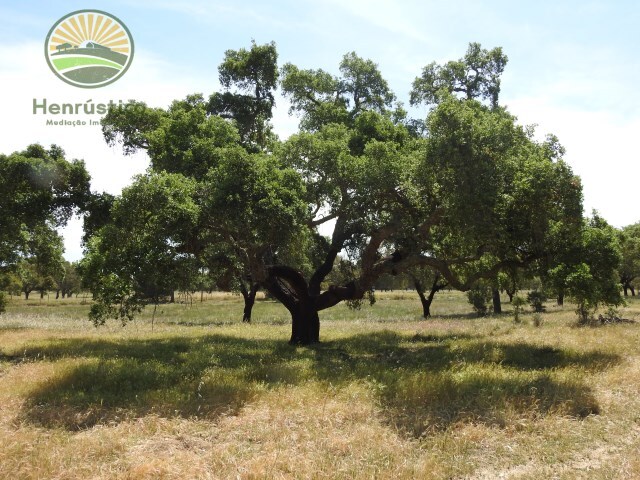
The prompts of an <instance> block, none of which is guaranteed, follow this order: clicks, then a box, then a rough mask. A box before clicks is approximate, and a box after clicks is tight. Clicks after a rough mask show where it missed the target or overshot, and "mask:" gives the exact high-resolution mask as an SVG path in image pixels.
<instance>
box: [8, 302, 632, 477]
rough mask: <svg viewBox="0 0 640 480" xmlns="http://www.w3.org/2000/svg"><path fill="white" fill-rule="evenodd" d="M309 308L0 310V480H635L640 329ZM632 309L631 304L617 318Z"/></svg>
mask: <svg viewBox="0 0 640 480" xmlns="http://www.w3.org/2000/svg"><path fill="white" fill-rule="evenodd" d="M377 298H378V302H377V303H376V304H375V305H374V306H372V307H370V306H368V305H366V306H363V307H362V309H361V310H360V311H351V310H348V309H347V308H346V307H345V306H343V305H339V306H337V307H335V308H333V309H330V310H328V311H325V312H322V314H321V322H322V327H321V333H320V335H321V340H322V342H321V343H320V344H319V345H315V346H312V347H291V346H289V345H288V344H287V340H288V337H289V334H290V325H289V322H290V320H289V317H288V315H287V312H286V310H285V309H284V308H283V307H282V306H280V305H278V304H276V303H274V302H269V301H259V302H257V304H256V307H255V309H254V323H252V324H251V325H247V324H242V323H241V322H240V319H241V316H242V308H241V299H240V297H237V296H232V295H224V294H213V295H206V296H205V298H204V302H200V297H199V295H196V296H195V297H194V298H193V303H192V304H191V303H189V304H187V305H185V304H173V305H162V306H160V307H159V308H158V312H157V313H156V316H155V320H154V323H153V325H152V324H151V313H152V309H148V310H147V311H145V312H144V314H143V315H142V316H141V318H139V319H138V320H136V321H135V322H133V323H131V324H129V325H127V326H126V327H124V328H123V327H122V326H120V325H119V324H117V323H116V322H113V323H111V324H108V325H106V326H105V327H101V328H99V329H95V328H94V327H93V326H92V325H91V323H90V322H89V321H88V320H86V314H87V312H88V308H89V306H88V305H87V304H86V301H85V302H83V300H82V298H78V299H75V298H74V299H70V300H69V299H67V300H57V301H56V300H53V299H50V300H48V299H47V298H46V297H45V298H44V299H43V300H40V299H39V298H33V299H30V300H29V301H25V300H24V299H17V298H14V299H12V301H11V303H10V305H9V308H8V310H7V312H6V313H5V314H4V315H2V316H0V445H1V446H2V447H1V448H0V478H2V479H4V478H7V479H49V478H52V479H53V478H56V479H140V478H142V479H144V478H148V479H156V478H163V479H191V478H194V479H195V478H202V479H209V478H220V479H227V478H233V479H235V478H241V479H254V478H256V479H257V478H264V479H272V478H273V479H278V478H318V479H320V478H322V479H325V478H326V479H334V478H343V479H351V478H361V479H369V478H381V479H386V478H393V479H415V478H427V479H431V478H433V479H445V478H446V479H450V478H470V479H471V478H473V479H482V478H484V479H492V478H513V479H516V478H517V479H534V478H535V479H540V478H545V479H546V478H558V479H576V478H584V479H621V478H640V323H625V324H617V325H607V326H602V327H595V328H577V327H575V321H576V316H575V314H574V312H573V307H572V306H571V305H566V306H565V307H564V308H559V307H556V306H553V305H552V304H549V305H548V306H547V312H546V313H544V314H543V315H542V319H543V324H542V325H541V326H540V327H535V326H534V325H533V323H532V316H531V314H527V315H525V316H524V317H523V321H522V323H520V324H514V323H513V319H512V316H511V314H510V311H511V308H510V306H509V305H508V304H504V309H505V310H506V312H507V313H506V314H503V315H499V316H490V317H486V318H475V317H474V316H473V315H472V314H470V313H469V312H470V306H469V305H468V304H467V303H466V299H465V297H464V295H463V294H460V293H457V292H442V293H440V294H438V296H437V297H436V300H435V301H434V305H433V307H432V312H433V313H434V317H433V318H432V319H429V320H424V319H422V318H421V317H420V312H421V309H420V304H419V300H418V299H417V296H416V295H415V293H412V292H386V293H379V294H378V295H377ZM622 313H623V315H624V317H625V318H630V319H636V320H640V301H635V299H632V300H631V301H630V302H629V304H628V306H627V307H625V308H624V309H622Z"/></svg>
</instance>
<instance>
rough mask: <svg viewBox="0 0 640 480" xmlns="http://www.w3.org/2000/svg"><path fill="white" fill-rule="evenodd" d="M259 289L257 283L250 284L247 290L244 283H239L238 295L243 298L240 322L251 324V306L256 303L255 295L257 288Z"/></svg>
mask: <svg viewBox="0 0 640 480" xmlns="http://www.w3.org/2000/svg"><path fill="white" fill-rule="evenodd" d="M259 287H260V285H259V284H257V283H252V284H251V286H250V287H249V290H247V287H245V285H244V282H243V281H240V293H241V294H242V297H243V298H244V311H243V313H242V321H243V322H246V323H251V311H252V310H253V305H254V304H255V302H256V293H257V292H258V288H259Z"/></svg>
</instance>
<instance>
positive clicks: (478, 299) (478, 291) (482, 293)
mask: <svg viewBox="0 0 640 480" xmlns="http://www.w3.org/2000/svg"><path fill="white" fill-rule="evenodd" d="M491 298H492V289H491V286H490V285H489V284H487V283H485V282H478V283H476V284H475V285H474V286H473V287H472V288H471V289H470V290H469V291H468V292H467V299H468V300H469V303H470V304H471V305H472V306H473V310H474V311H475V312H476V313H477V314H478V316H479V317H483V316H485V315H486V314H487V311H488V310H489V302H490V301H491Z"/></svg>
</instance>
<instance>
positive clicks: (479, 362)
mask: <svg viewBox="0 0 640 480" xmlns="http://www.w3.org/2000/svg"><path fill="white" fill-rule="evenodd" d="M20 356H21V358H22V359H23V361H40V360H59V363H58V364H57V365H58V372H57V374H56V375H55V376H54V377H52V378H51V379H48V380H47V381H45V382H43V383H42V384H40V386H39V387H38V388H36V389H35V390H34V391H32V392H31V394H30V395H29V397H28V399H27V402H26V404H25V406H24V409H23V413H22V420H26V421H28V422H31V423H34V424H37V425H41V426H45V427H62V428H66V429H70V430H75V429H82V428H87V427H91V426H93V425H95V424H102V423H112V422H119V421H122V420H124V419H128V418H135V417H139V416H142V415H145V414H148V413H155V414H157V415H161V416H168V417H170V416H182V417H187V418H188V417H199V418H215V417H216V416H218V415H220V414H234V413H236V412H237V411H238V410H239V409H240V408H241V407H242V406H243V405H244V404H246V403H247V402H249V401H251V400H253V399H255V398H257V397H258V396H259V395H260V394H261V393H263V392H265V391H268V390H269V389H272V388H274V387H276V386H278V385H282V384H290V385H302V384H304V382H307V381H320V382H327V383H329V382H331V383H332V384H333V385H336V386H340V385H346V384H348V383H351V382H362V383H366V384H367V385H369V386H370V387H371V388H373V389H375V390H376V394H377V396H378V398H379V400H380V402H381V405H382V407H383V411H384V412H385V415H387V417H388V419H389V421H390V422H393V423H394V424H396V425H397V426H398V427H399V428H400V429H402V430H404V431H406V432H408V433H409V434H411V435H416V436H419V435H422V434H424V433H425V432H427V431H429V430H431V429H434V428H447V427H448V426H450V425H451V424H453V423H456V422H460V421H475V422H486V423H491V424H503V423H504V422H505V421H506V420H505V418H507V417H508V416H509V412H515V414H516V415H534V416H540V415H546V414H550V413H558V414H562V415H572V416H575V417H578V418H580V417H584V416H586V415H589V414H596V413H598V412H599V406H598V403H597V401H596V399H595V397H594V396H593V393H592V391H591V389H590V388H589V387H588V386H587V385H586V384H585V383H584V382H582V381H580V379H579V378H580V375H578V376H577V377H576V376H575V375H574V373H575V372H585V371H586V372H588V371H597V370H602V369H605V368H607V367H608V366H609V365H612V364H615V363H618V362H619V361H620V358H619V357H617V356H615V355H610V354H605V353H601V352H585V353H579V352H572V351H568V350H560V349H552V348H548V347H536V346H533V345H529V344H526V343H499V342H486V341H484V340H483V339H482V338H480V337H473V336H469V335H416V336H413V337H410V336H403V335H399V334H397V333H394V332H391V331H382V332H376V333H369V334H361V335H354V336H351V337H347V338H344V339H339V340H333V341H329V342H325V343H322V344H319V345H315V346H313V347H297V348H296V347H290V346H289V345H287V344H286V343H285V342H284V341H275V340H249V339H244V338H238V337H232V336H224V335H208V336H203V337H197V338H189V337H179V336H176V337H170V338H162V339H146V340H143V339H139V340H136V339H132V340H110V339H105V340H87V339H63V340H57V341H53V342H49V343H47V344H44V345H41V346H33V347H30V348H27V349H26V350H24V351H22V352H21V354H20ZM576 378H577V380H576Z"/></svg>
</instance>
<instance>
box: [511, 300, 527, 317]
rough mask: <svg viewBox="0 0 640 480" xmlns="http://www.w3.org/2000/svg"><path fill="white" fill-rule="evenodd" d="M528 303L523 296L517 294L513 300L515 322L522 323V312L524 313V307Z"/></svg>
mask: <svg viewBox="0 0 640 480" xmlns="http://www.w3.org/2000/svg"><path fill="white" fill-rule="evenodd" d="M526 304H527V301H526V300H525V299H524V298H523V297H521V296H520V295H515V296H514V297H513V298H512V300H511V305H513V321H514V323H520V314H521V313H522V309H523V307H524V306H525V305H526Z"/></svg>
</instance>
